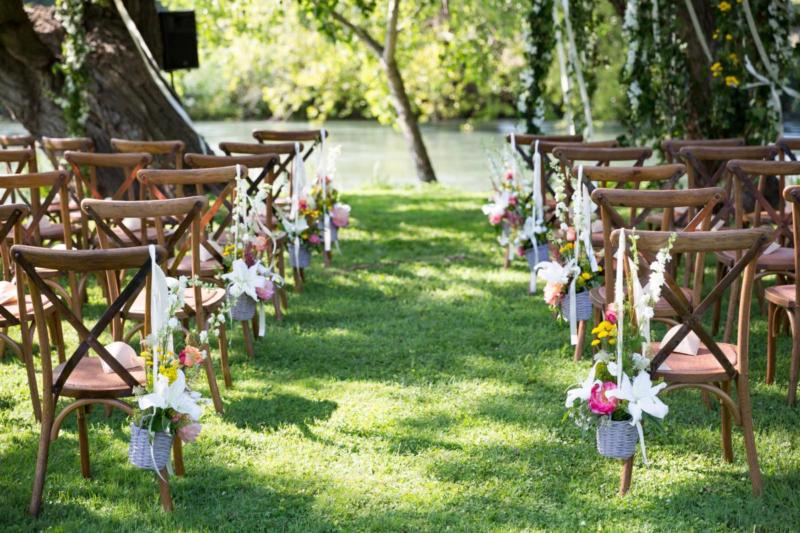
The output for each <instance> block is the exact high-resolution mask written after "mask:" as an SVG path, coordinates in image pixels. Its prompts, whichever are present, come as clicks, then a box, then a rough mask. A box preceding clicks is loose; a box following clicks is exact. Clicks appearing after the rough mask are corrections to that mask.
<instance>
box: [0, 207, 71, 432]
mask: <svg viewBox="0 0 800 533" xmlns="http://www.w3.org/2000/svg"><path fill="white" fill-rule="evenodd" d="M28 213H29V209H28V206H26V205H24V204H6V205H0V252H2V263H3V265H2V266H3V281H6V282H8V283H11V284H13V285H14V292H13V293H12V292H11V291H8V292H4V293H3V294H2V299H1V300H0V358H2V357H3V355H4V354H5V348H6V346H8V347H10V348H11V349H12V350H13V351H14V353H15V354H16V355H17V357H19V358H20V360H21V361H22V362H23V363H24V364H25V371H26V374H27V378H28V388H29V389H30V395H31V403H32V404H33V415H34V417H36V420H37V421H38V420H41V418H42V410H41V404H40V403H39V388H38V386H37V385H36V370H35V368H34V363H33V338H32V335H33V331H34V330H33V326H34V324H33V316H32V315H30V314H28V312H27V306H28V305H30V303H31V302H30V298H28V299H27V300H26V295H25V283H26V281H25V276H24V275H20V272H19V270H18V269H16V268H14V266H15V265H14V264H13V263H12V261H11V252H10V250H11V244H13V243H21V242H22V221H23V220H24V219H25V217H27V215H28ZM20 302H23V303H22V304H21V305H20ZM47 304H48V305H47V306H46V308H45V317H46V320H47V322H48V323H49V324H52V323H53V315H54V311H55V308H54V307H53V306H52V304H50V302H49V301H48V302H47ZM56 320H57V318H56ZM59 326H60V324H59ZM15 327H19V329H20V341H19V342H17V341H16V340H14V339H12V338H11V337H10V336H9V335H8V330H9V328H15Z"/></svg>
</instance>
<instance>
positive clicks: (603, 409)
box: [589, 381, 619, 415]
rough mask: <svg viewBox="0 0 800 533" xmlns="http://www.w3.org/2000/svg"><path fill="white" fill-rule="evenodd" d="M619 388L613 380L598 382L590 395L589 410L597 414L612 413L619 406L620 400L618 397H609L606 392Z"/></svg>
mask: <svg viewBox="0 0 800 533" xmlns="http://www.w3.org/2000/svg"><path fill="white" fill-rule="evenodd" d="M616 388H617V384H616V383H614V382H613V381H606V382H604V383H596V384H595V386H594V387H592V395H591V396H589V410H590V411H591V412H593V413H594V414H597V415H610V414H611V413H613V412H614V409H616V408H617V403H618V402H619V400H617V399H616V398H609V397H608V396H606V392H608V391H610V390H614V389H616Z"/></svg>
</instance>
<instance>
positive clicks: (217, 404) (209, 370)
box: [203, 357, 223, 414]
mask: <svg viewBox="0 0 800 533" xmlns="http://www.w3.org/2000/svg"><path fill="white" fill-rule="evenodd" d="M203 366H204V367H205V369H206V379H207V380H208V388H209V390H210V391H211V400H212V401H213V402H214V409H215V410H216V411H217V412H218V413H219V414H222V412H223V407H222V398H221V397H220V395H219V386H217V377H216V376H215V375H214V365H213V364H212V363H211V357H206V358H205V360H203Z"/></svg>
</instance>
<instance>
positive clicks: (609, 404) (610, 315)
mask: <svg viewBox="0 0 800 533" xmlns="http://www.w3.org/2000/svg"><path fill="white" fill-rule="evenodd" d="M674 238H675V234H673V235H672V237H671V238H670V240H669V241H668V243H667V245H666V246H665V248H663V249H662V250H661V251H659V253H658V255H657V258H656V261H655V262H654V263H653V264H652V265H651V266H650V278H649V281H648V284H647V287H646V289H645V290H637V286H639V280H638V272H639V265H638V257H637V256H638V254H637V251H636V236H635V235H631V243H632V244H631V254H632V256H633V258H634V259H633V260H632V261H629V260H628V258H627V257H626V255H625V240H626V236H625V233H624V231H623V232H622V235H621V237H620V246H619V249H618V250H617V255H616V260H617V265H619V268H618V269H617V276H616V284H615V300H614V304H613V305H612V306H611V307H610V308H609V309H607V310H606V312H605V314H604V317H603V320H602V321H601V322H600V323H599V324H597V326H596V327H595V328H594V329H593V330H592V335H593V337H594V338H593V340H592V346H593V347H595V348H596V349H597V350H598V351H597V353H596V355H595V357H594V361H595V362H594V365H593V366H592V368H591V369H590V370H589V373H588V375H587V376H586V378H585V379H584V380H582V381H581V382H580V384H579V386H578V387H576V388H573V389H571V390H569V391H568V392H567V399H566V403H565V406H566V408H567V416H568V417H569V418H571V419H572V420H573V421H574V422H575V423H576V425H578V426H579V427H581V428H583V429H588V428H589V427H591V426H597V429H598V437H597V441H598V449H599V450H600V451H601V453H603V450H602V449H601V446H602V445H603V444H604V435H607V434H608V433H607V432H609V431H624V432H626V434H627V435H628V439H627V440H628V443H629V444H630V448H629V455H628V457H630V456H632V455H633V450H635V443H636V440H637V438H638V441H639V444H640V446H641V448H642V456H643V459H644V462H645V463H646V462H647V454H646V451H645V445H644V433H643V429H642V421H643V420H644V418H645V417H650V418H654V419H663V418H664V417H665V416H666V415H667V413H668V412H669V408H668V407H667V406H666V405H665V404H664V403H663V402H662V401H661V400H660V399H659V398H658V394H659V392H661V391H662V390H663V389H664V388H665V387H666V383H659V384H656V385H654V384H653V383H652V381H651V378H650V374H649V372H648V371H649V368H650V356H651V355H652V354H651V353H650V351H651V349H650V321H649V320H650V318H651V317H652V316H653V306H654V305H655V302H656V301H658V299H659V298H660V295H661V287H662V286H663V283H664V270H665V267H666V263H667V262H668V261H669V260H670V257H671V256H670V253H669V252H670V249H671V248H672V244H673V242H674ZM625 262H629V263H630V268H629V269H627V271H628V273H629V274H628V275H627V276H625V275H624V271H626V269H625V268H623V267H622V265H623V264H625ZM626 283H627V286H628V294H629V295H633V297H632V298H628V299H627V300H626V299H625V297H624V294H625V289H624V285H625V284H626ZM639 287H640V286H639ZM625 316H630V317H631V322H632V327H631V328H629V329H627V330H626V329H624V327H623V322H624V320H623V319H624V317H625ZM631 376H633V377H631ZM614 423H617V424H616V429H614ZM620 423H621V424H620ZM625 454H626V453H624V452H623V455H625ZM608 456H611V457H616V458H627V457H623V456H620V455H617V454H615V453H611V454H610V455H608Z"/></svg>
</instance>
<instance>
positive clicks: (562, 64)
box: [553, 2, 575, 135]
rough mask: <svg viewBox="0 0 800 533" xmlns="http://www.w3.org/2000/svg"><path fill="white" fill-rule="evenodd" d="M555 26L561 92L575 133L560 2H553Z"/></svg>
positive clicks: (568, 120) (569, 122) (572, 132)
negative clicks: (560, 16)
mask: <svg viewBox="0 0 800 533" xmlns="http://www.w3.org/2000/svg"><path fill="white" fill-rule="evenodd" d="M553 26H554V27H555V29H556V32H555V33H556V55H557V56H558V72H559V74H560V78H561V94H562V95H563V97H564V102H565V104H566V105H564V110H565V114H566V119H567V124H569V133H570V134H571V135H574V134H575V117H574V116H573V115H572V107H571V106H570V105H569V101H570V94H571V93H572V86H571V83H570V80H569V73H568V72H567V58H566V54H565V53H564V38H563V36H562V35H561V23H560V21H559V20H558V2H553Z"/></svg>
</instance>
